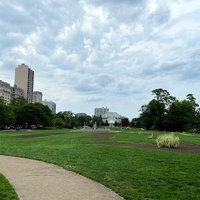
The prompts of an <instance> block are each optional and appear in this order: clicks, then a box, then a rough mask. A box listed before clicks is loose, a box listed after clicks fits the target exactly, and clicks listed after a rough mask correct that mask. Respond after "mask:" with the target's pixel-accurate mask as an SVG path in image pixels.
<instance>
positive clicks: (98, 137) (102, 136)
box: [84, 133, 114, 139]
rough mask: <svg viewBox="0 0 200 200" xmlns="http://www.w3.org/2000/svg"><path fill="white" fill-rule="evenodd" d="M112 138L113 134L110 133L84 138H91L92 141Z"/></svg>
mask: <svg viewBox="0 0 200 200" xmlns="http://www.w3.org/2000/svg"><path fill="white" fill-rule="evenodd" d="M113 137H114V134H111V133H96V134H92V135H88V136H85V137H84V138H87V139H90V138H93V139H110V138H113Z"/></svg>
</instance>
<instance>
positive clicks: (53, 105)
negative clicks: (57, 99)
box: [42, 99, 56, 114]
mask: <svg viewBox="0 0 200 200" xmlns="http://www.w3.org/2000/svg"><path fill="white" fill-rule="evenodd" d="M42 104H43V105H45V106H48V107H49V109H50V110H51V111H52V114H56V103H54V102H53V101H47V100H46V99H45V100H44V101H43V102H42Z"/></svg>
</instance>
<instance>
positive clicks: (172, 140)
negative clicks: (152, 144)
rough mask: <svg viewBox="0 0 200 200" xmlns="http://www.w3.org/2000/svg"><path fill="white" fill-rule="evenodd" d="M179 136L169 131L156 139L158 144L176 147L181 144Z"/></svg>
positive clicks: (159, 145)
mask: <svg viewBox="0 0 200 200" xmlns="http://www.w3.org/2000/svg"><path fill="white" fill-rule="evenodd" d="M179 141H180V139H179V137H177V136H175V135H174V134H173V133H168V134H164V135H159V136H158V137H157V139H156V142H157V146H158V147H159V148H160V147H167V148H176V147H178V146H179Z"/></svg>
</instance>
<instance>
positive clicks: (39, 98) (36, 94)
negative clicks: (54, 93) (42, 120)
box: [33, 91, 42, 103]
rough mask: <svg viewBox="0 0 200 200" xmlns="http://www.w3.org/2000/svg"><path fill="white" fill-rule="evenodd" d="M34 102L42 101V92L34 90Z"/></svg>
mask: <svg viewBox="0 0 200 200" xmlns="http://www.w3.org/2000/svg"><path fill="white" fill-rule="evenodd" d="M33 103H42V92H39V91H34V92H33Z"/></svg>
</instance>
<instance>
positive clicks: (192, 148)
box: [119, 142, 200, 153]
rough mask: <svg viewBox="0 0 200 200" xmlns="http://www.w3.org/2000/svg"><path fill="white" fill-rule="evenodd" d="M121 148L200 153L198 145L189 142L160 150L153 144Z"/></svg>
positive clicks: (130, 145) (131, 145)
mask: <svg viewBox="0 0 200 200" xmlns="http://www.w3.org/2000/svg"><path fill="white" fill-rule="evenodd" d="M119 145H120V146H129V147H138V148H147V149H157V150H165V151H173V152H183V153H200V146H199V145H196V144H191V143H187V142H180V146H179V147H177V148H158V147H157V145H156V144H155V145H153V144H119Z"/></svg>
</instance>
